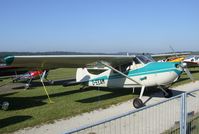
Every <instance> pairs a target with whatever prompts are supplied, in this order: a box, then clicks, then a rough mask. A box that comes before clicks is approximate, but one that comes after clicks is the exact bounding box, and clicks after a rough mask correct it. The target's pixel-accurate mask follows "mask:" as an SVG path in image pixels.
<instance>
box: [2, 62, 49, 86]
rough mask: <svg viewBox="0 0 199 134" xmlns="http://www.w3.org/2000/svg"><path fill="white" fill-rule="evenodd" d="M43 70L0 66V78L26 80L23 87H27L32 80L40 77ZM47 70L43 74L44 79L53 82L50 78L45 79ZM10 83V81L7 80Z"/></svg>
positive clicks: (13, 80) (14, 80) (15, 80)
mask: <svg viewBox="0 0 199 134" xmlns="http://www.w3.org/2000/svg"><path fill="white" fill-rule="evenodd" d="M43 72H44V71H42V70H36V71H28V69H27V68H25V67H14V66H6V65H1V66H0V79H1V80H3V79H6V78H12V82H18V81H20V82H27V83H26V84H25V88H26V89H28V88H29V87H30V85H31V83H32V81H33V80H37V79H40V78H41V76H42V74H43ZM47 75H48V71H47V72H46V74H45V77H44V78H45V79H46V80H47V81H48V82H49V83H50V84H53V81H52V80H48V79H47ZM9 83H10V81H9ZM6 84H8V83H5V84H3V85H1V86H4V85H6Z"/></svg>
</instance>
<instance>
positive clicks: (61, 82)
mask: <svg viewBox="0 0 199 134" xmlns="http://www.w3.org/2000/svg"><path fill="white" fill-rule="evenodd" d="M70 81H75V79H67V80H55V81H54V83H53V84H51V83H49V82H44V85H45V86H57V85H63V83H65V82H70ZM21 83H23V84H24V85H20V86H17V87H13V88H12V89H16V90H17V89H25V84H27V82H21ZM42 86H43V85H42V83H41V82H40V81H33V82H32V83H31V86H30V89H34V88H36V87H42Z"/></svg>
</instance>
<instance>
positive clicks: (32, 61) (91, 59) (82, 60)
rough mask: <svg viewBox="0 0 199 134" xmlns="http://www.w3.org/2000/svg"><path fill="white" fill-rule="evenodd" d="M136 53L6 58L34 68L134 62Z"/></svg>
mask: <svg viewBox="0 0 199 134" xmlns="http://www.w3.org/2000/svg"><path fill="white" fill-rule="evenodd" d="M133 57H135V55H130V56H129V55H125V56H124V55H37V56H8V57H6V58H4V61H5V63H6V64H7V65H11V66H15V67H22V66H23V67H26V68H32V69H54V68H78V67H86V66H87V65H89V64H95V65H96V64H97V62H101V61H103V62H107V63H108V64H109V65H111V66H113V67H114V66H118V65H122V64H126V63H129V62H132V58H133Z"/></svg>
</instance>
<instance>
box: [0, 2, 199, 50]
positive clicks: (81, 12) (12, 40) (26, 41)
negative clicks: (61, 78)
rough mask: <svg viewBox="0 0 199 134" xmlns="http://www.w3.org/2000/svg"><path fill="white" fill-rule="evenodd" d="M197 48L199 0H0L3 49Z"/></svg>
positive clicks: (198, 41)
mask: <svg viewBox="0 0 199 134" xmlns="http://www.w3.org/2000/svg"><path fill="white" fill-rule="evenodd" d="M169 46H172V47H173V48H174V50H175V51H199V1H198V0H0V51H28V52H37V51H40V52H44V51H73V52H74V51H75V52H103V53H104V52H105V53H114V52H141V53H142V52H150V53H151V52H152V53H164V52H168V51H172V50H171V49H170V47H169Z"/></svg>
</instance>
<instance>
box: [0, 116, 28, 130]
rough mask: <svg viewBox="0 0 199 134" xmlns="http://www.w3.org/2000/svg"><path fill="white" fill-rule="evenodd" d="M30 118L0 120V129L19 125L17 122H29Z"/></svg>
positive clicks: (20, 117)
mask: <svg viewBox="0 0 199 134" xmlns="http://www.w3.org/2000/svg"><path fill="white" fill-rule="evenodd" d="M31 118H32V116H27V115H18V116H12V117H8V118H5V119H0V129H1V128H4V127H8V126H10V125H13V124H16V123H19V122H23V121H26V120H29V119H31Z"/></svg>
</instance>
